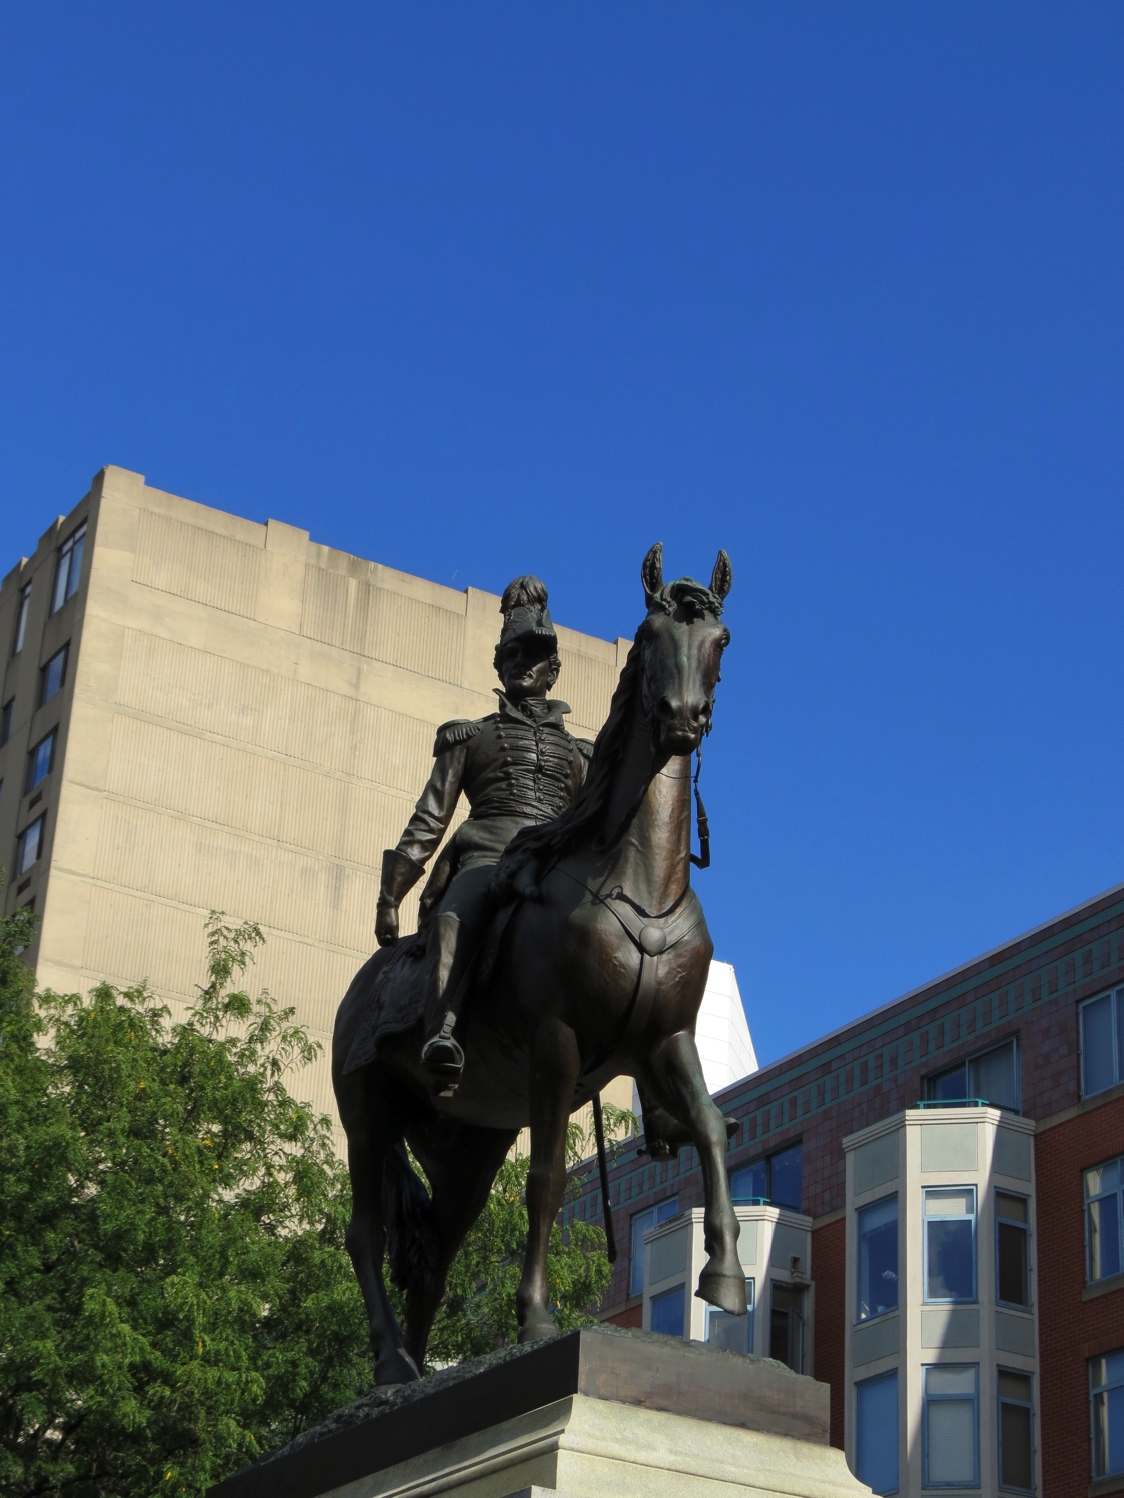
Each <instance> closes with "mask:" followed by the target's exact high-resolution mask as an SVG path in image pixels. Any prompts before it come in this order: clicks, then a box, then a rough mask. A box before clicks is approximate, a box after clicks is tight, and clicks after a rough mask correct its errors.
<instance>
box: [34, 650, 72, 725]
mask: <svg viewBox="0 0 1124 1498" xmlns="http://www.w3.org/2000/svg"><path fill="white" fill-rule="evenodd" d="M60 655H61V656H62V672H61V674H60V676H59V684H58V686H57V687H56V688H55V690H54V691H53V692H52V693H51V695H50V697H48V696H46V695H45V694H46V691H47V672H48V671H49V670H50V669H51V667H52V666H53V665H54V663H55V661H57V660H58V658H59V656H60ZM69 669H70V641H69V640H67V642H66V644H65V645H60V646H59V648H58V649H57V650H56V651H55V653H54V655H52V656H51V658H50V659H49V660H46V661H44V662H43V664H42V665H41V666H40V667H39V693H38V702H37V704H36V705H37V708H38V707H46V706H47V703H48V702H50V701H51V700H52V699H53V698H55V697H57V696H58V694H59V693H60V692H61V691H62V689H63V687H65V686H66V673H67V671H68V670H69Z"/></svg>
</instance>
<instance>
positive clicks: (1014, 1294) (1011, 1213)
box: [995, 1191, 1030, 1306]
mask: <svg viewBox="0 0 1124 1498" xmlns="http://www.w3.org/2000/svg"><path fill="white" fill-rule="evenodd" d="M995 1270H996V1277H997V1284H996V1294H997V1295H998V1297H999V1300H1000V1301H1001V1302H1002V1303H1003V1304H1004V1305H1008V1306H1029V1305H1030V1211H1029V1207H1028V1203H1027V1199H1026V1197H1025V1196H1012V1195H1011V1194H1010V1193H1009V1192H1006V1191H997V1192H996V1193H995Z"/></svg>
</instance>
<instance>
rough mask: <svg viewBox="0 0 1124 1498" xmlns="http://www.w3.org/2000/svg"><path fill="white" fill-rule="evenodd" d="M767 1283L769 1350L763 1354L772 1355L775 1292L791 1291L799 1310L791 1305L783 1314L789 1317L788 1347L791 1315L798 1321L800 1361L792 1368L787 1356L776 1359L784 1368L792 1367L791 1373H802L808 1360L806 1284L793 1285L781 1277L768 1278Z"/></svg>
mask: <svg viewBox="0 0 1124 1498" xmlns="http://www.w3.org/2000/svg"><path fill="white" fill-rule="evenodd" d="M768 1283H769V1351H768V1352H767V1353H766V1354H765V1356H766V1357H767V1358H771V1357H772V1356H773V1315H774V1313H775V1311H776V1309H777V1307H776V1306H775V1305H774V1301H775V1299H776V1293H777V1291H778V1290H783V1291H785V1292H786V1293H791V1294H792V1295H793V1296H794V1297H795V1298H797V1299H798V1300H799V1303H800V1309H799V1310H793V1308H792V1307H787V1308H786V1309H785V1315H786V1316H787V1317H789V1323H788V1334H787V1335H788V1343H789V1347H790V1348H791V1346H792V1320H791V1318H792V1317H793V1316H795V1317H796V1319H797V1321H798V1323H799V1338H800V1358H799V1361H800V1367H799V1368H793V1367H792V1364H791V1363H790V1362H789V1361H788V1360H787V1358H779V1359H777V1361H778V1362H781V1363H784V1365H785V1367H786V1368H792V1371H793V1373H803V1372H804V1369H805V1365H806V1363H807V1361H808V1289H807V1286H806V1285H794V1284H793V1283H792V1282H791V1281H789V1280H781V1279H770V1280H769V1282H768Z"/></svg>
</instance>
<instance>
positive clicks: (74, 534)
mask: <svg viewBox="0 0 1124 1498" xmlns="http://www.w3.org/2000/svg"><path fill="white" fill-rule="evenodd" d="M76 550H77V552H78V566H77V567H75V566H74V553H75V551H76ZM85 555H86V517H83V518H82V520H81V521H80V522H79V523H78V524H77V525H76V526H75V527H74V529H73V530H72V531H71V533H70V535H69V536H67V538H66V540H65V541H63V542H61V543H60V545H59V548H58V551H57V552H56V553H55V582H54V587H53V588H52V589H51V617H52V618H53V617H54V615H55V614H57V613H58V611H59V609H61V608H62V607H63V605H64V604H67V603H69V602H70V600H71V599H72V598H73V597H74V595H75V593H77V592H78V587H79V584H80V583H81V581H82V563H83V561H84V560H85ZM60 593H61V594H62V597H61V598H60V597H59V594H60Z"/></svg>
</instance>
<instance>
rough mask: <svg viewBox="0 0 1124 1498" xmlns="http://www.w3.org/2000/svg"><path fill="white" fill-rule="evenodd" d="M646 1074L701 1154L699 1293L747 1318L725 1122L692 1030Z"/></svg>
mask: <svg viewBox="0 0 1124 1498" xmlns="http://www.w3.org/2000/svg"><path fill="white" fill-rule="evenodd" d="M644 1070H645V1079H646V1081H647V1083H648V1085H649V1086H650V1087H651V1088H652V1091H653V1092H654V1093H655V1096H656V1100H657V1102H659V1103H662V1104H663V1106H664V1107H665V1108H667V1109H668V1110H669V1111H670V1112H671V1113H673V1114H675V1115H676V1116H678V1117H679V1118H683V1119H686V1121H687V1124H688V1126H689V1128H690V1130H691V1135H692V1137H693V1139H694V1141H695V1148H696V1149H697V1150H698V1152H699V1166H700V1168H701V1169H702V1177H703V1192H704V1207H703V1241H704V1244H705V1247H706V1251H707V1255H708V1258H707V1262H706V1264H705V1266H704V1267H703V1271H702V1274H700V1275H699V1287H698V1289H697V1290H696V1292H695V1293H696V1295H698V1296H699V1297H700V1299H702V1300H706V1301H709V1302H710V1304H711V1305H714V1306H719V1307H721V1309H722V1310H723V1311H728V1312H729V1313H730V1314H731V1315H732V1316H744V1315H745V1313H746V1299H745V1271H744V1270H743V1269H742V1266H741V1263H740V1261H739V1259H738V1232H739V1227H738V1219H737V1214H736V1213H735V1211H734V1208H733V1205H732V1203H731V1201H730V1183H729V1181H728V1180H727V1179H726V1120H725V1118H724V1116H723V1114H722V1110H721V1109H720V1108H719V1107H718V1106H717V1104H716V1103H715V1102H714V1100H713V1098H712V1097H711V1096H710V1093H709V1092H708V1091H707V1087H706V1081H705V1079H704V1077H703V1070H702V1065H701V1063H700V1061H699V1053H698V1051H697V1050H696V1049H695V1041H694V1037H693V1036H692V1035H691V1033H690V1031H688V1030H680V1031H678V1032H677V1033H676V1034H674V1035H669V1036H668V1038H667V1039H666V1040H664V1041H662V1042H661V1043H660V1045H658V1046H657V1047H656V1049H655V1050H654V1051H653V1052H652V1054H651V1055H650V1056H649V1057H648V1058H647V1065H646V1067H645V1068H644Z"/></svg>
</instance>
